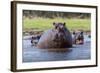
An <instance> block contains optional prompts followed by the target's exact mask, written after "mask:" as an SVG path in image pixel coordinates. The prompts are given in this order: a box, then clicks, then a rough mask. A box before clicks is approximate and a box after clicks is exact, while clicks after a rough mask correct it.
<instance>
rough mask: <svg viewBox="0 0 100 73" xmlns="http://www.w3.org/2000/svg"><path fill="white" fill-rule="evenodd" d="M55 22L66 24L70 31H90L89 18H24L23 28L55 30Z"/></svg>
mask: <svg viewBox="0 0 100 73" xmlns="http://www.w3.org/2000/svg"><path fill="white" fill-rule="evenodd" d="M53 22H65V23H66V26H67V28H68V29H69V30H77V29H82V30H84V31H88V30H90V27H91V26H90V25H91V20H90V19H89V18H85V19H78V18H71V19H68V18H54V19H50V18H42V17H35V18H32V19H29V18H23V28H24V30H25V29H39V30H47V29H50V28H53V25H52V23H53Z"/></svg>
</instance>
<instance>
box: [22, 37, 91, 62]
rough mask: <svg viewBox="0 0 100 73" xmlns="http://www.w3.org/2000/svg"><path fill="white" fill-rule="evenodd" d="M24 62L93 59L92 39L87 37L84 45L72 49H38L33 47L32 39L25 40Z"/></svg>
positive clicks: (74, 46)
mask: <svg viewBox="0 0 100 73" xmlns="http://www.w3.org/2000/svg"><path fill="white" fill-rule="evenodd" d="M22 50H23V51H22V58H23V62H24V63H27V62H41V61H63V60H86V59H90V58H91V39H90V38H88V36H86V35H85V40H84V44H83V45H73V47H72V48H58V49H55V48H53V49H38V48H35V46H32V45H31V43H30V39H23V49H22Z"/></svg>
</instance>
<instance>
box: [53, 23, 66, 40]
mask: <svg viewBox="0 0 100 73" xmlns="http://www.w3.org/2000/svg"><path fill="white" fill-rule="evenodd" d="M65 24H66V23H61V22H59V23H55V22H54V23H53V25H54V30H55V37H54V41H64V39H65V38H66V36H65V32H66V26H65Z"/></svg>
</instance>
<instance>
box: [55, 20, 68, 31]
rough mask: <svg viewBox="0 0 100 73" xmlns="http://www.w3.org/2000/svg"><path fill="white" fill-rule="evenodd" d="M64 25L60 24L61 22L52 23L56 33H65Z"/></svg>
mask: <svg viewBox="0 0 100 73" xmlns="http://www.w3.org/2000/svg"><path fill="white" fill-rule="evenodd" d="M65 24H66V23H65V22H64V23H61V22H59V23H55V22H54V23H53V25H54V27H55V30H56V31H58V32H64V31H65V29H66V27H65Z"/></svg>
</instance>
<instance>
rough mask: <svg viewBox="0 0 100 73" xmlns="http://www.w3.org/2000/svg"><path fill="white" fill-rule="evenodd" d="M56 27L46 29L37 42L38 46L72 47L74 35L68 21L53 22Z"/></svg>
mask: <svg viewBox="0 0 100 73" xmlns="http://www.w3.org/2000/svg"><path fill="white" fill-rule="evenodd" d="M53 26H54V28H52V29H49V30H47V31H44V33H43V35H42V36H41V37H40V39H39V42H38V43H37V46H36V47H37V48H43V49H46V48H69V47H72V44H73V43H72V35H71V33H70V31H69V30H68V28H67V27H66V23H65V22H64V23H61V22H58V23H55V22H53Z"/></svg>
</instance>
